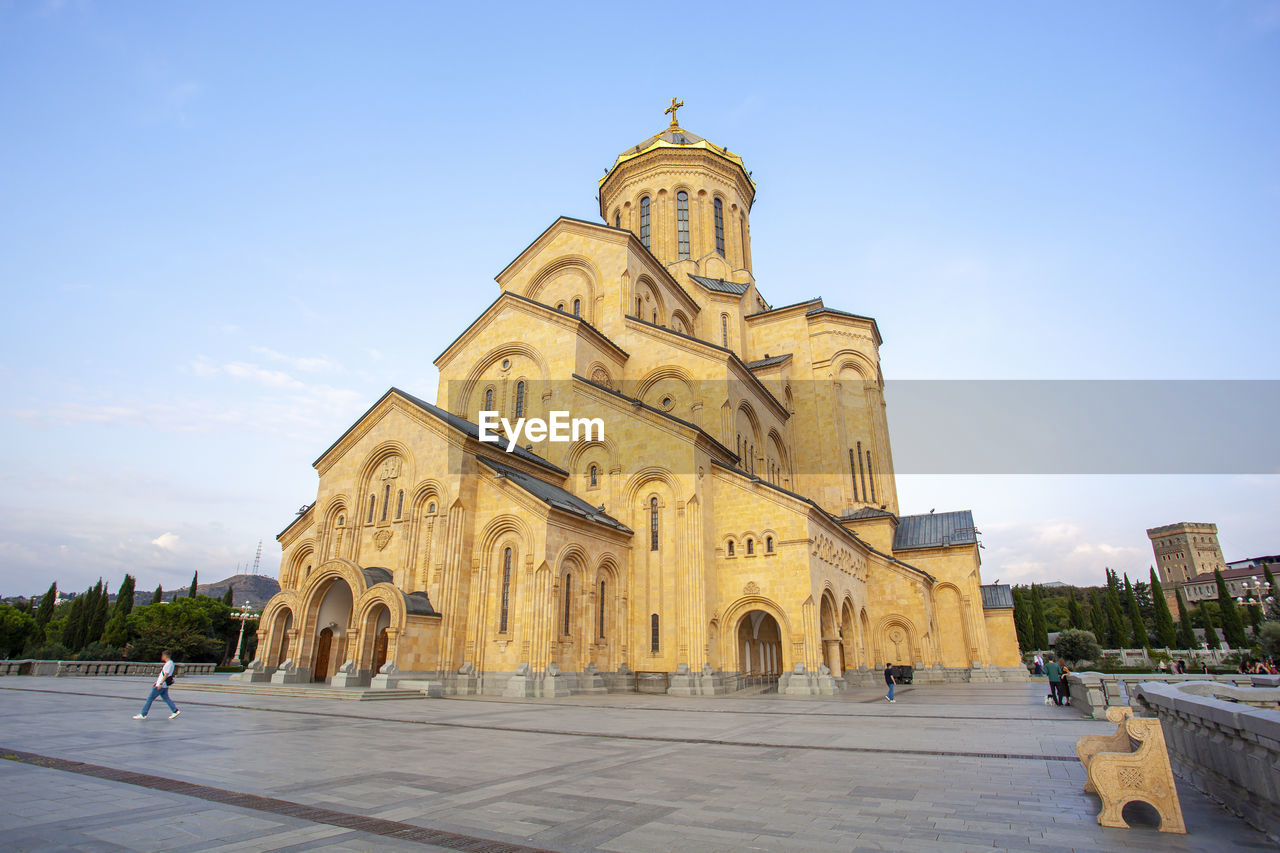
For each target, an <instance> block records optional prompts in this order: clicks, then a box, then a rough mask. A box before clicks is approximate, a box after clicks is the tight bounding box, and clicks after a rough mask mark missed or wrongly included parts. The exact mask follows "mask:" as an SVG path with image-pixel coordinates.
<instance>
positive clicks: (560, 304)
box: [556, 302, 564, 311]
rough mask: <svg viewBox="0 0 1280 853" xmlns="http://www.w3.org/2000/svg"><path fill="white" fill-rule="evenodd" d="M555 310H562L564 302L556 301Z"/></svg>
mask: <svg viewBox="0 0 1280 853" xmlns="http://www.w3.org/2000/svg"><path fill="white" fill-rule="evenodd" d="M556 310H557V311H564V303H563V302H557V303H556Z"/></svg>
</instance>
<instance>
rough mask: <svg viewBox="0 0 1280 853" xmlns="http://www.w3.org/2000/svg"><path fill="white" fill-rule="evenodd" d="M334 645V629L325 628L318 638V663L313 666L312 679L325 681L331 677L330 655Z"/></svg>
mask: <svg viewBox="0 0 1280 853" xmlns="http://www.w3.org/2000/svg"><path fill="white" fill-rule="evenodd" d="M332 647H333V629H332V628H325V629H323V630H322V631H321V632H320V636H319V637H318V638H316V665H315V666H314V667H313V668H312V675H311V680H312V681H324V680H326V679H327V678H328V677H329V657H330V651H331V649H332Z"/></svg>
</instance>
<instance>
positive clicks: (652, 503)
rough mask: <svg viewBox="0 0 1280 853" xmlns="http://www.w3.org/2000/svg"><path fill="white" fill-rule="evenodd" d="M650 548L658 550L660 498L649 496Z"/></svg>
mask: <svg viewBox="0 0 1280 853" xmlns="http://www.w3.org/2000/svg"><path fill="white" fill-rule="evenodd" d="M649 550H650V551H656V550H658V499H657V498H649Z"/></svg>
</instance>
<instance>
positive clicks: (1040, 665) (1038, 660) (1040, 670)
mask: <svg viewBox="0 0 1280 853" xmlns="http://www.w3.org/2000/svg"><path fill="white" fill-rule="evenodd" d="M1032 662H1033V663H1034V664H1035V665H1036V671H1035V672H1033V673H1031V674H1032V675H1044V658H1042V657H1040V653H1039V652H1036V656H1035V658H1034V659H1033V661H1032Z"/></svg>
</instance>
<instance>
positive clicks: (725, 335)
mask: <svg viewBox="0 0 1280 853" xmlns="http://www.w3.org/2000/svg"><path fill="white" fill-rule="evenodd" d="M720 345H721V346H723V347H725V348H726V349H728V347H729V315H728V314H721V315H720Z"/></svg>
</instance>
